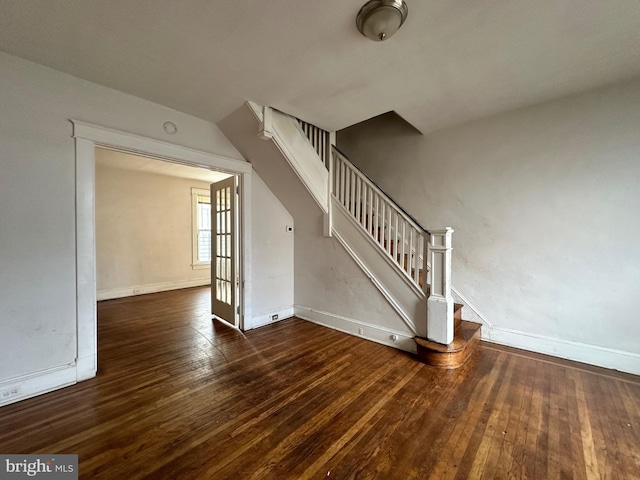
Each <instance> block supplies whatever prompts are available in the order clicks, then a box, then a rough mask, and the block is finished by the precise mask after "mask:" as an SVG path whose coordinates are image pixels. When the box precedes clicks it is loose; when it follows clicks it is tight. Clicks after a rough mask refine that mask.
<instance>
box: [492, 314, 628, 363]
mask: <svg viewBox="0 0 640 480" xmlns="http://www.w3.org/2000/svg"><path fill="white" fill-rule="evenodd" d="M483 330H484V329H483ZM482 339H483V340H486V341H488V342H493V343H498V344H501V345H506V346H509V347H515V348H522V349H524V350H530V351H532V352H537V353H543V354H546V355H553V356H554V357H560V358H565V359H567V360H574V361H576V362H582V363H588V364H591V365H596V366H599V367H604V368H611V369H614V370H619V371H621V372H627V373H632V374H635V375H640V354H638V353H633V352H625V351H623V350H615V349H612V348H607V347H600V346H598V345H589V344H586V343H579V342H572V341H569V340H561V339H558V338H551V337H546V336H543V335H536V334H533V333H527V332H522V331H518V330H511V329H508V328H501V327H495V326H494V327H493V328H492V329H487V331H486V332H484V331H483V335H482Z"/></svg>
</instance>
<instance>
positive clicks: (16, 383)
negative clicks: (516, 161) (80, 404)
mask: <svg viewBox="0 0 640 480" xmlns="http://www.w3.org/2000/svg"><path fill="white" fill-rule="evenodd" d="M77 370H78V369H77V365H76V363H75V362H74V363H72V364H69V365H60V366H59V367H54V368H48V369H47V370H42V371H40V372H35V373H30V374H28V375H22V376H20V377H14V378H10V379H8V380H5V381H3V382H1V383H0V390H2V391H3V392H4V391H7V390H13V389H15V390H16V391H17V393H16V394H15V395H11V396H9V397H7V398H5V399H3V400H0V407H2V406H4V405H9V404H10V403H15V402H19V401H20V400H25V399H27V398H31V397H36V396H38V395H42V394H43V393H48V392H51V391H53V390H57V389H59V388H63V387H68V386H69V385H73V384H75V383H77V381H78V379H77ZM92 376H95V373H94V374H93V375H92Z"/></svg>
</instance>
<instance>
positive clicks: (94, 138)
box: [71, 119, 253, 381]
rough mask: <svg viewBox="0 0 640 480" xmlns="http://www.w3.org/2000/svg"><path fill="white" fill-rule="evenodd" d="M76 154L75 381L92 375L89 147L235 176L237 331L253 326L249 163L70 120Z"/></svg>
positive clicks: (92, 192) (93, 295)
mask: <svg viewBox="0 0 640 480" xmlns="http://www.w3.org/2000/svg"><path fill="white" fill-rule="evenodd" d="M71 122H72V123H73V137H74V138H75V153H76V318H77V332H78V345H77V348H78V351H77V364H76V381H82V380H86V379H88V378H92V377H94V376H95V375H96V372H97V368H98V317H97V310H96V235H95V231H96V230H95V227H96V225H95V223H96V221H95V220H96V219H95V190H96V184H95V148H96V147H107V148H111V149H116V150H120V151H123V152H125V153H131V154H137V155H143V156H146V157H152V158H157V159H159V160H166V161H170V162H174V163H181V164H183V165H188V166H191V167H201V168H207V169H209V170H218V171H222V172H225V173H229V174H234V175H238V176H239V185H240V211H239V214H240V236H241V241H240V244H241V245H240V258H239V260H240V269H239V270H240V285H241V286H244V288H241V289H240V301H239V303H240V329H242V330H247V329H250V328H252V327H253V325H252V316H251V173H252V171H253V168H252V167H251V164H249V163H247V162H243V161H241V160H235V159H231V158H227V157H223V156H220V155H216V154H212V153H207V152H202V151H199V150H194V149H190V148H187V147H182V146H179V145H174V144H171V143H167V142H162V141H160V140H154V139H151V138H147V137H142V136H140V135H135V134H131V133H127V132H122V131H119V130H113V129H110V128H106V127H101V126H98V125H92V124H90V123H86V122H81V121H78V120H73V119H72V120H71Z"/></svg>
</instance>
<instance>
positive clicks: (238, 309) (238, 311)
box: [236, 305, 240, 315]
mask: <svg viewBox="0 0 640 480" xmlns="http://www.w3.org/2000/svg"><path fill="white" fill-rule="evenodd" d="M236 313H237V314H238V315H240V305H238V306H237V307H236Z"/></svg>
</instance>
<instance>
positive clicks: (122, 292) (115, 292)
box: [98, 277, 211, 301]
mask: <svg viewBox="0 0 640 480" xmlns="http://www.w3.org/2000/svg"><path fill="white" fill-rule="evenodd" d="M204 285H211V278H210V277H207V278H195V279H193V280H177V281H175V282H161V283H148V284H146V285H133V286H130V287H120V288H112V289H109V290H99V291H98V301H102V300H112V299H114V298H124V297H133V296H135V295H144V294H146V293H158V292H167V291H169V290H179V289H181V288H191V287H202V286H204Z"/></svg>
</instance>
